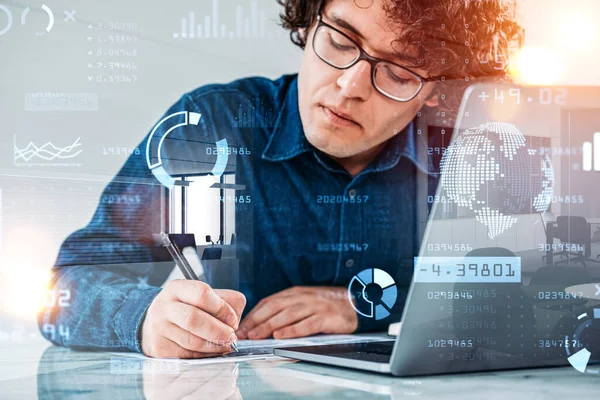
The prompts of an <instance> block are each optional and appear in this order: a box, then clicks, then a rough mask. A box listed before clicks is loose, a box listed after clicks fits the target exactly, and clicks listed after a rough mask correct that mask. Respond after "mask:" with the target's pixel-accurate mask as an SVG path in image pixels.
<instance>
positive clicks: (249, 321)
mask: <svg viewBox="0 0 600 400" xmlns="http://www.w3.org/2000/svg"><path fill="white" fill-rule="evenodd" d="M298 301H300V299H298V298H297V297H295V296H287V297H282V298H277V299H275V298H267V299H266V300H264V301H262V302H261V303H259V304H258V305H257V306H256V307H254V309H253V310H252V311H250V313H248V315H246V318H244V320H243V321H242V323H241V324H240V331H242V334H246V335H247V334H248V332H250V331H251V330H253V329H254V328H256V326H258V325H259V324H262V323H263V322H265V321H266V320H267V319H269V318H271V317H272V316H274V315H275V314H278V313H279V312H280V311H281V310H283V309H284V308H286V307H289V306H291V305H292V304H294V303H296V302H298Z"/></svg>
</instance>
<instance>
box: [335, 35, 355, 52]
mask: <svg viewBox="0 0 600 400" xmlns="http://www.w3.org/2000/svg"><path fill="white" fill-rule="evenodd" d="M329 42H330V43H331V45H332V46H333V47H335V48H336V49H337V50H340V51H351V50H354V46H345V45H343V44H340V43H338V42H336V41H335V40H334V39H333V37H331V36H329Z"/></svg>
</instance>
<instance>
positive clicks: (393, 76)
mask: <svg viewBox="0 0 600 400" xmlns="http://www.w3.org/2000/svg"><path fill="white" fill-rule="evenodd" d="M385 74H386V75H387V76H388V77H389V78H390V79H391V80H392V81H394V82H395V83H401V84H405V83H408V82H409V81H410V79H405V78H402V77H400V76H398V75H396V74H395V73H394V71H392V70H391V69H390V68H389V67H385Z"/></svg>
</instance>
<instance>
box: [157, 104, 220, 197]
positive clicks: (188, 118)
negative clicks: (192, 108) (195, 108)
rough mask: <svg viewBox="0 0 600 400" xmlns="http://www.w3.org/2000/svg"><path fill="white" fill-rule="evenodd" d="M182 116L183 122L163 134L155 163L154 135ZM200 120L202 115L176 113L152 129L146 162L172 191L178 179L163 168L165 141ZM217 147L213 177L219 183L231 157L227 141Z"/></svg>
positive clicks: (185, 112) (160, 180)
mask: <svg viewBox="0 0 600 400" xmlns="http://www.w3.org/2000/svg"><path fill="white" fill-rule="evenodd" d="M180 116H183V122H180V123H176V124H174V125H173V126H171V127H169V129H167V130H166V131H165V133H163V134H162V137H161V138H160V141H159V143H158V146H157V147H156V149H155V152H156V156H155V158H157V159H158V161H157V162H155V163H153V162H152V160H151V155H150V150H151V148H152V147H153V146H152V142H153V140H152V139H153V138H154V135H155V134H156V132H157V131H158V130H159V128H161V127H163V125H165V124H169V123H173V122H175V121H177V118H179V117H180ZM200 118H202V114H200V113H195V112H188V111H180V112H176V113H173V114H170V115H167V116H166V117H164V118H163V119H162V120H160V121H159V122H158V123H157V124H156V125H155V126H154V129H152V132H150V135H149V137H148V143H147V144H146V162H147V163H148V168H150V171H152V174H153V175H154V177H155V178H156V179H157V180H158V181H159V182H160V183H161V185H163V186H165V187H167V188H169V189H171V188H173V186H175V182H176V179H175V178H173V177H172V176H170V175H169V174H168V173H167V171H166V170H165V168H164V167H163V160H162V156H161V153H162V147H163V144H164V142H165V139H166V138H167V136H168V135H169V134H170V133H171V132H172V131H174V130H175V129H177V128H181V127H183V126H187V125H195V126H197V125H198V124H199V123H200ZM154 142H155V141H154ZM216 146H217V160H216V162H215V165H214V166H213V169H212V171H211V175H212V176H213V177H214V178H215V182H218V181H219V178H220V177H221V176H222V175H223V173H224V172H225V168H226V167H227V162H228V161H229V156H228V151H227V150H228V144H227V139H221V140H219V141H217V142H216Z"/></svg>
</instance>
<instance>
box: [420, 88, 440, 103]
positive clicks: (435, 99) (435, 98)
mask: <svg viewBox="0 0 600 400" xmlns="http://www.w3.org/2000/svg"><path fill="white" fill-rule="evenodd" d="M423 104H424V105H426V106H427V107H437V106H439V105H440V92H439V91H438V90H437V88H436V89H434V90H433V91H432V92H431V93H430V94H429V97H427V100H425V101H424V102H423Z"/></svg>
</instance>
